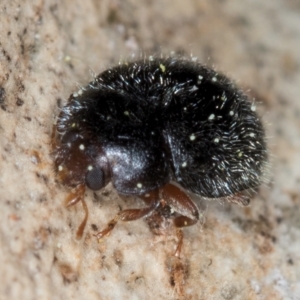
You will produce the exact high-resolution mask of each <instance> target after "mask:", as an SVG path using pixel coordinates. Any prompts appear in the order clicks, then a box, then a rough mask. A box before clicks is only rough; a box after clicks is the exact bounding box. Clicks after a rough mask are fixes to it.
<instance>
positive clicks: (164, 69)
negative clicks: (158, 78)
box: [159, 64, 166, 73]
mask: <svg viewBox="0 0 300 300" xmlns="http://www.w3.org/2000/svg"><path fill="white" fill-rule="evenodd" d="M159 68H160V69H161V71H162V72H163V73H164V72H166V66H165V65H163V64H159Z"/></svg>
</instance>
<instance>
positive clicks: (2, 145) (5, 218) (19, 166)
mask: <svg viewBox="0 0 300 300" xmlns="http://www.w3.org/2000/svg"><path fill="white" fill-rule="evenodd" d="M299 24H300V4H299V1H297V0H266V1H259V0H245V1H239V0H231V1H225V0H224V1H217V0H209V1H208V0H207V1H204V0H203V1H201V0H186V1H181V0H154V1H147V0H140V1H138V0H102V1H100V0H98V1H97V0H94V1H93V0H85V1H80V0H73V1H70V0H69V1H68V0H64V1H55V0H47V1H42V0H32V1H8V0H2V1H1V3H0V170H1V172H0V257H1V264H0V276H1V284H0V299H24V300H27V299H92V300H93V299H227V300H228V299H275V300H276V299H300V214H299V202H300V197H299V195H300V168H299V165H300V155H299V154H300V121H299V120H300V101H299V95H300V74H299V65H300V51H299V49H300V26H299ZM141 51H143V52H145V53H149V54H153V53H160V52H164V53H167V52H170V51H175V52H178V53H183V54H185V55H190V54H193V55H194V56H197V57H198V59H199V61H201V62H203V63H205V64H208V65H209V66H214V67H215V68H217V70H221V71H223V72H225V73H226V74H227V75H229V76H230V77H232V78H233V79H236V80H238V83H239V84H240V85H241V86H243V87H244V88H245V89H250V90H251V94H253V95H255V96H256V98H257V99H258V100H259V101H260V102H261V105H260V111H261V114H262V115H263V119H264V122H265V124H266V130H267V135H268V137H269V148H270V152H271V156H272V157H271V158H272V169H271V179H272V183H271V184H270V185H269V186H263V187H262V188H261V189H260V191H259V193H258V194H257V195H256V196H255V197H254V199H253V200H252V203H251V206H250V207H248V208H241V207H237V206H234V205H228V204H226V203H225V204H222V203H219V202H217V201H212V202H209V203H207V208H206V210H205V211H204V218H203V221H202V222H200V223H199V224H198V225H196V226H193V227H190V228H187V229H185V230H184V234H185V240H184V249H183V255H182V259H181V261H177V260H175V259H174V258H173V257H172V253H173V252H174V248H175V246H176V236H175V235H174V234H173V232H172V230H171V229H170V230H171V231H170V232H169V231H167V229H166V232H165V234H164V232H161V235H155V234H154V232H152V231H151V230H150V229H149V225H148V223H147V222H146V220H139V221H135V222H129V223H126V224H119V225H118V226H117V228H116V229H115V230H114V232H113V233H112V234H111V236H110V237H109V238H106V239H104V240H103V241H102V243H100V244H98V243H97V241H96V239H95V238H94V237H93V233H94V232H95V230H97V227H98V228H103V226H105V224H106V223H107V221H108V220H110V219H111V218H112V217H113V216H114V215H115V214H116V212H118V211H119V209H120V207H121V208H125V207H136V206H139V205H141V203H140V201H138V200H137V199H131V198H128V199H121V198H120V197H118V195H117V194H116V193H115V191H114V190H113V189H112V188H111V186H110V185H109V186H108V187H106V188H105V189H104V190H103V191H101V192H99V193H96V194H95V193H92V192H90V191H88V192H87V196H86V199H87V203H88V206H89V210H90V217H89V220H88V226H87V229H86V233H85V236H84V238H83V239H82V241H80V242H78V241H76V240H75V232H76V228H77V226H78V224H79V223H80V220H81V219H82V216H83V212H82V210H81V207H80V204H79V205H77V206H76V207H73V208H71V209H66V208H64V207H63V205H62V203H63V199H64V197H65V196H66V195H67V192H68V190H67V189H66V188H64V187H62V186H60V185H59V184H57V183H56V181H55V177H54V174H53V171H52V160H51V156H50V139H51V130H52V125H53V122H54V121H55V117H56V115H57V114H58V112H59V107H61V106H62V105H63V104H64V103H65V101H66V99H67V98H68V96H69V95H70V93H72V92H73V91H76V90H77V87H78V85H85V84H86V83H88V81H90V80H91V78H92V73H93V72H94V73H98V72H100V71H101V70H103V69H105V68H106V67H108V66H111V65H112V64H115V63H117V62H118V60H119V59H122V58H124V57H130V56H131V55H132V54H133V53H135V54H136V55H140V54H139V53H140V52H141ZM67 58H69V59H67ZM91 70H92V71H91ZM199 202H200V200H199Z"/></svg>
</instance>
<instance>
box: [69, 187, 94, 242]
mask: <svg viewBox="0 0 300 300" xmlns="http://www.w3.org/2000/svg"><path fill="white" fill-rule="evenodd" d="M84 193H85V185H84V184H80V185H78V186H77V187H76V188H75V190H74V191H73V192H71V193H70V194H69V195H68V196H67V197H66V199H65V205H66V207H70V206H73V205H75V204H76V203H78V202H80V201H81V203H82V207H83V210H84V212H85V216H84V219H83V220H82V222H81V224H80V225H79V227H78V229H77V232H76V238H77V239H78V240H79V239H81V238H82V235H83V231H84V228H85V226H86V222H87V219H88V215H89V211H88V208H87V205H86V202H85V200H84Z"/></svg>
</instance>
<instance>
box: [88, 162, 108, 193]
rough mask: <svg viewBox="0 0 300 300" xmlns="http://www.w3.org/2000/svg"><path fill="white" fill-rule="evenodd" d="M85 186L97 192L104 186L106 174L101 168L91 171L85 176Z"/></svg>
mask: <svg viewBox="0 0 300 300" xmlns="http://www.w3.org/2000/svg"><path fill="white" fill-rule="evenodd" d="M85 184H86V185H87V187H88V188H89V189H91V190H93V191H97V190H100V189H102V188H103V186H104V174H103V172H102V170H101V169H100V168H95V167H93V168H92V169H89V170H88V172H87V173H86V176H85Z"/></svg>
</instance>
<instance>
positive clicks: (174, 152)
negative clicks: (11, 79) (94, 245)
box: [54, 57, 267, 238]
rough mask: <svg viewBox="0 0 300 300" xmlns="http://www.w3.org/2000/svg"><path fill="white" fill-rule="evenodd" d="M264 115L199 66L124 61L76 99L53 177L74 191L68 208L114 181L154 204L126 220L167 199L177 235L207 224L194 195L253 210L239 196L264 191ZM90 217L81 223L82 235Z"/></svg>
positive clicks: (65, 118) (58, 136)
mask: <svg viewBox="0 0 300 300" xmlns="http://www.w3.org/2000/svg"><path fill="white" fill-rule="evenodd" d="M255 110H256V107H255V104H254V103H251V102H250V101H249V100H248V98H247V96H246V95H245V94H244V93H243V92H242V91H241V90H240V89H238V88H237V87H236V86H235V85H234V83H233V82H232V81H230V80H229V79H228V78H227V77H225V76H224V75H222V74H219V73H217V72H215V71H213V70H212V69H210V68H207V67H205V66H203V65H201V64H200V63H198V62H194V61H193V60H188V59H184V58H174V57H171V58H153V57H150V58H145V59H141V60H138V61H136V62H128V63H120V64H119V65H118V66H116V67H114V68H111V69H108V70H106V71H104V72H103V73H101V74H100V75H98V76H97V77H96V78H95V79H94V80H93V81H92V82H90V83H89V84H88V85H87V86H86V87H84V88H81V89H80V90H79V91H78V92H76V93H73V94H72V95H71V96H70V98H69V101H68V103H67V104H66V106H65V107H64V108H63V109H62V111H61V113H60V115H59V117H58V120H57V124H56V126H55V137H54V149H55V151H54V156H55V171H56V172H57V175H58V178H59V179H60V181H61V182H62V183H63V184H66V185H68V186H70V187H74V188H75V190H74V191H73V192H72V193H71V194H70V195H69V197H68V199H67V204H68V205H72V204H75V203H77V202H78V201H82V202H83V204H84V207H85V209H86V205H85V202H84V199H83V198H84V192H85V187H88V188H90V189H92V190H100V189H102V188H103V187H104V186H105V185H106V184H107V183H108V182H112V184H113V186H114V188H115V189H116V190H117V192H118V193H119V194H121V195H133V196H138V197H140V198H141V199H142V200H143V201H145V203H146V204H147V205H148V206H147V207H145V208H142V209H128V210H124V211H122V212H120V213H119V214H118V215H117V216H116V217H115V218H114V219H113V220H112V221H111V222H110V223H109V224H108V226H107V228H105V229H104V230H102V231H100V232H99V233H98V234H97V237H98V238H101V237H102V236H104V235H106V234H107V233H109V232H110V231H111V230H112V228H113V227H114V226H115V224H116V223H117V221H118V220H119V219H121V220H124V221H130V220H136V219H138V218H141V217H144V216H146V215H148V214H150V213H151V212H152V211H153V210H155V209H157V208H158V207H159V205H160V203H161V200H162V199H163V200H164V201H165V203H166V204H167V205H168V206H170V207H172V208H173V209H174V210H175V211H176V212H177V214H178V215H177V217H176V218H175V219H174V222H175V225H176V226H177V227H184V226H189V225H192V224H194V223H196V222H197V220H198V218H199V213H198V208H197V206H196V205H195V204H194V202H193V201H192V200H191V199H190V198H189V196H187V195H186V193H185V192H184V191H183V190H182V189H180V188H179V187H177V186H176V185H174V184H172V182H176V183H177V184H178V185H180V186H181V187H182V188H183V189H184V190H186V191H187V192H192V193H195V194H197V195H200V196H202V197H205V198H224V197H225V198H226V197H227V198H228V199H229V200H230V201H233V202H238V203H240V204H244V205H246V204H247V200H245V198H244V197H243V196H240V193H241V192H243V191H245V190H249V189H253V188H255V187H257V186H258V185H260V183H261V182H262V178H263V175H264V169H265V166H266V164H267V150H266V142H265V133H264V129H263V126H262V123H261V121H260V119H259V117H258V116H257V114H256V111H255ZM86 219H87V209H86V218H85V220H84V222H83V224H82V225H81V227H80V229H79V232H78V235H79V236H80V235H82V232H83V228H84V226H85V222H86Z"/></svg>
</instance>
